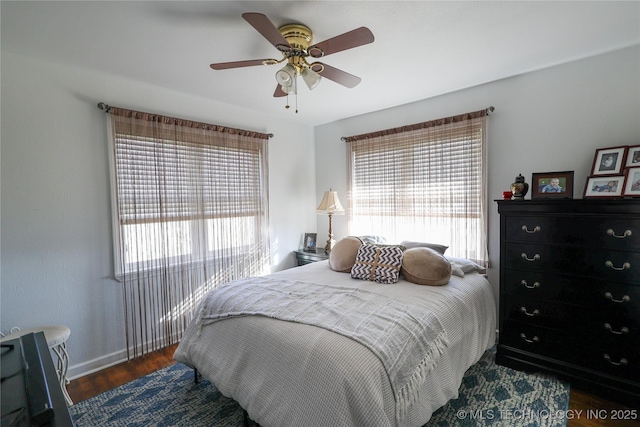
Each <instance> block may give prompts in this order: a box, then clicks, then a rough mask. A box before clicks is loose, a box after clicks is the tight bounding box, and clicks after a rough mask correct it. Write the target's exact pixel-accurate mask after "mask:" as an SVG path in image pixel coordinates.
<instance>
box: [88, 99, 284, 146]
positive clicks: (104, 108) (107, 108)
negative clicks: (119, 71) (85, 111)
mask: <svg viewBox="0 0 640 427" xmlns="http://www.w3.org/2000/svg"><path fill="white" fill-rule="evenodd" d="M98 108H99V109H100V110H102V111H104V112H105V113H108V112H109V111H110V110H111V106H110V105H109V104H105V103H104V102H98ZM263 135H264V134H263ZM267 136H269V138H273V134H272V133H268V134H267Z"/></svg>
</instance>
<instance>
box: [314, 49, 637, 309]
mask: <svg viewBox="0 0 640 427" xmlns="http://www.w3.org/2000/svg"><path fill="white" fill-rule="evenodd" d="M639 69H640V46H638V45H636V46H633V47H629V48H625V49H621V50H618V51H614V52H610V53H606V54H602V55H598V56H594V57H591V58H586V59H582V60H577V61H574V62H569V63H565V64H562V65H557V66H554V67H550V68H546V69H542V70H538V71H533V72H530V73H527V74H523V75H519V76H515V77H512V78H508V79H504V80H499V81H495V82H491V83H487V84H484V85H480V86H476V87H472V88H469V89H465V90H461V91H458V92H454V93H450V94H446V95H442V96H436V97H434V98H429V99H425V100H423V101H419V102H415V103H412V104H407V105H401V106H397V107H394V108H389V109H387V110H383V111H378V112H374V113H370V114H365V115H362V116H358V117H353V118H350V119H346V120H341V121H338V122H334V123H329V124H326V125H323V126H318V127H316V129H315V149H316V183H317V187H316V199H317V200H320V197H321V196H322V193H323V192H324V191H325V190H326V189H328V188H329V187H333V189H334V190H337V191H338V193H339V195H340V198H341V200H342V202H343V204H344V205H345V206H346V205H347V164H346V156H345V153H346V148H345V143H344V142H342V141H341V140H340V137H342V136H350V135H358V134H361V133H365V132H371V131H374V130H382V129H388V128H393V127H397V126H402V125H408V124H412V123H419V122H423V121H427V120H432V119H437V118H442V117H447V116H451V115H456V114H461V113H464V112H468V111H475V110H480V109H482V108H486V107H489V106H494V107H495V108H496V110H495V112H494V113H492V114H491V115H490V117H489V120H488V142H489V143H488V175H489V176H488V197H489V200H490V202H489V206H488V212H489V221H488V222H489V230H488V233H489V242H488V244H489V258H490V262H491V268H490V269H489V279H490V281H491V283H492V285H493V287H494V291H495V294H496V297H497V294H498V286H499V283H498V267H499V265H498V264H499V252H500V247H499V216H498V213H497V207H496V204H495V203H494V202H493V200H494V199H498V198H501V194H502V191H503V190H508V189H509V185H510V184H511V183H512V182H513V181H514V178H515V177H516V176H517V175H518V174H519V173H522V175H524V176H525V178H526V181H527V182H531V174H532V173H534V172H556V171H575V180H574V198H582V194H583V191H584V185H585V182H586V178H587V176H588V174H589V173H590V169H591V165H592V162H593V157H594V154H595V150H596V148H602V147H612V146H617V145H637V144H640V120H639V118H640V74H639V73H638V70H639ZM363 78H366V76H363ZM327 164H333V165H335V167H334V168H332V169H331V170H327V169H325V168H322V167H321V165H327ZM529 197H530V195H528V196H527V198H529ZM335 218H338V219H337V220H335ZM333 226H334V234H335V238H336V240H339V239H340V238H342V237H345V236H346V235H348V229H347V218H346V216H344V217H334V223H333ZM317 228H318V230H319V232H320V233H323V232H326V231H325V230H327V229H328V221H327V219H326V218H322V217H319V218H318V226H317ZM371 233H372V234H383V235H384V232H383V230H372V231H371ZM407 238H408V239H409V238H410V236H407Z"/></svg>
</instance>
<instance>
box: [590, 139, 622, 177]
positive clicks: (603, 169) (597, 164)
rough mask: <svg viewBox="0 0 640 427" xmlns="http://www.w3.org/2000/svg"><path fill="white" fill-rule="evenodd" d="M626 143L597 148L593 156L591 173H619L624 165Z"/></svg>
mask: <svg viewBox="0 0 640 427" xmlns="http://www.w3.org/2000/svg"><path fill="white" fill-rule="evenodd" d="M627 148H628V146H627V145H623V146H620V147H609V148H598V149H597V150H596V155H595V157H594V158H593V166H592V168H591V175H592V176H594V175H620V174H621V173H623V172H622V169H623V167H624V165H625V160H626V158H625V156H626V154H627Z"/></svg>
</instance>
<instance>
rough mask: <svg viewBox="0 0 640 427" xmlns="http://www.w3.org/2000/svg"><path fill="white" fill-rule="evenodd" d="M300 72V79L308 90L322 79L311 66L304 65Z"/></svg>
mask: <svg viewBox="0 0 640 427" xmlns="http://www.w3.org/2000/svg"><path fill="white" fill-rule="evenodd" d="M300 74H301V75H302V80H304V82H305V83H306V84H307V87H308V88H309V89H310V90H311V89H313V88H314V87H316V86H318V83H320V80H321V79H322V77H321V76H320V74H318V73H316V72H315V71H313V70H312V69H311V68H306V67H305V68H304V69H303V70H302V73H300Z"/></svg>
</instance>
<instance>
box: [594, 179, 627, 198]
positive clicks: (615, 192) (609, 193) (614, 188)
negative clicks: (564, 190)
mask: <svg viewBox="0 0 640 427" xmlns="http://www.w3.org/2000/svg"><path fill="white" fill-rule="evenodd" d="M624 178H625V176H624V175H618V176H590V177H588V178H587V183H586V184H585V186H584V198H585V199H586V198H604V197H621V196H622V190H623V188H624Z"/></svg>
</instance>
